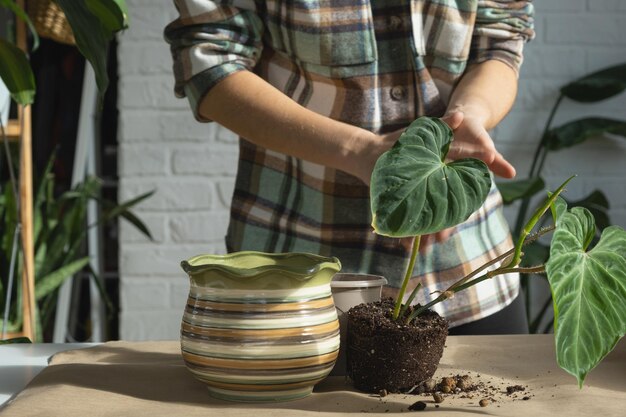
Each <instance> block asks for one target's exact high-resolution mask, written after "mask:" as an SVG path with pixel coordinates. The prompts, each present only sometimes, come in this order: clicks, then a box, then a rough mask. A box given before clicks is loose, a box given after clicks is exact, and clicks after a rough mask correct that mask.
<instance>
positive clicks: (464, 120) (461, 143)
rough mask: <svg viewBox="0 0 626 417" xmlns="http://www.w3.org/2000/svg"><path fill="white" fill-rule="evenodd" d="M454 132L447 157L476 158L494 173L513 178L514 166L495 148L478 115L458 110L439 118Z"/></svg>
mask: <svg viewBox="0 0 626 417" xmlns="http://www.w3.org/2000/svg"><path fill="white" fill-rule="evenodd" d="M441 120H443V121H444V122H446V123H447V124H448V126H450V128H451V129H452V131H453V132H454V140H453V142H452V144H451V145H450V150H449V152H448V158H450V159H451V160H456V159H462V158H476V159H480V160H481V161H483V162H484V163H485V164H487V167H488V168H489V169H490V170H491V171H492V172H493V173H494V174H496V175H498V176H500V177H503V178H513V177H514V176H515V168H514V167H513V165H511V164H510V163H509V161H507V160H506V159H504V157H503V156H502V154H501V153H500V152H498V151H497V150H496V147H495V146H494V144H493V140H492V139H491V136H489V133H487V130H485V128H484V125H483V123H482V122H481V120H480V119H479V118H478V117H475V116H471V115H470V114H468V113H464V112H462V111H459V110H455V111H452V112H449V113H447V114H446V115H445V116H443V117H442V118H441Z"/></svg>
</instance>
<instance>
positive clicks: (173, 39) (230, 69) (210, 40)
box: [164, 0, 263, 122]
mask: <svg viewBox="0 0 626 417" xmlns="http://www.w3.org/2000/svg"><path fill="white" fill-rule="evenodd" d="M174 3H175V4H176V8H177V10H178V13H179V18H178V19H176V20H174V21H173V22H172V23H170V24H169V25H167V27H166V28H165V32H164V36H165V40H166V41H167V42H168V43H169V44H170V48H171V52H172V58H173V61H174V65H173V69H174V78H175V86H174V92H175V94H176V96H177V97H187V98H188V100H189V104H190V105H191V108H192V110H193V112H194V115H195V117H196V119H197V120H199V121H203V122H209V121H210V120H208V119H206V118H203V117H202V116H200V114H199V112H198V105H199V103H200V101H201V100H202V98H203V97H204V96H205V95H206V93H207V92H208V91H209V90H210V89H211V88H212V87H213V86H215V85H216V84H217V83H218V82H219V81H221V80H222V79H224V78H226V77H227V76H228V75H230V74H233V73H235V72H238V71H243V70H251V69H253V68H254V66H255V65H256V63H257V61H258V59H259V57H260V56H261V52H262V49H263V42H262V36H263V23H262V21H261V19H260V18H259V16H258V15H257V11H256V6H255V2H254V0H230V1H229V0H223V1H207V0H174Z"/></svg>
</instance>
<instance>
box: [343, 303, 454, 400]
mask: <svg viewBox="0 0 626 417" xmlns="http://www.w3.org/2000/svg"><path fill="white" fill-rule="evenodd" d="M393 305H394V301H393V300H392V299H391V298H387V299H384V300H382V301H377V302H374V303H372V304H360V305H358V306H356V307H354V308H352V309H351V310H350V311H349V313H348V321H349V324H348V328H349V329H350V330H349V331H348V349H349V353H348V357H349V358H350V359H349V362H348V375H349V376H350V378H351V379H352V381H353V383H354V386H355V387H356V388H357V389H359V390H361V391H365V392H379V391H380V390H382V389H385V390H387V391H388V392H406V391H408V390H410V389H411V388H413V387H414V386H415V385H416V384H417V383H420V382H422V381H425V380H427V379H429V378H431V377H432V376H433V374H434V373H435V371H436V370H437V366H438V365H439V360H440V359H441V355H442V354H443V347H444V344H445V342H446V337H447V336H448V322H447V320H446V319H444V318H442V317H440V316H439V315H438V314H437V313H435V312H434V311H432V310H428V311H427V312H425V313H424V314H422V315H421V316H420V317H419V319H418V320H413V321H412V322H411V323H408V324H407V323H406V322H398V321H397V320H394V319H393V314H392V313H393ZM411 311H412V308H409V309H408V312H409V313H410V312H411Z"/></svg>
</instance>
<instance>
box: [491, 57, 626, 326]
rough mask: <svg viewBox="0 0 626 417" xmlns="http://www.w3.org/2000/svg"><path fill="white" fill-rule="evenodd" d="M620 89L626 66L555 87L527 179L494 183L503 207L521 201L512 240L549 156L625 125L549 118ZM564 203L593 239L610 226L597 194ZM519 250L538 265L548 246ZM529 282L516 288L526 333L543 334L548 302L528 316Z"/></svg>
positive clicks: (624, 132) (623, 131)
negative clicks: (584, 219) (579, 210)
mask: <svg viewBox="0 0 626 417" xmlns="http://www.w3.org/2000/svg"><path fill="white" fill-rule="evenodd" d="M625 89H626V63H624V64H620V65H616V66H612V67H609V68H605V69H602V70H600V71H596V72H594V73H591V74H588V75H585V76H584V77H581V78H579V79H577V80H574V81H572V82H570V83H568V84H567V85H564V86H563V87H561V88H560V91H559V96H558V98H557V100H556V101H555V103H554V105H553V107H552V109H551V111H550V115H549V116H548V119H547V121H546V124H545V127H544V130H543V133H542V135H541V140H540V141H539V142H538V144H537V148H536V149H535V152H534V156H533V160H532V164H531V167H530V171H529V173H528V176H527V178H523V179H519V180H514V181H506V182H498V183H497V186H498V189H499V190H500V192H501V194H502V198H503V200H504V203H505V204H511V203H513V202H516V201H519V200H521V201H520V205H519V209H518V211H517V216H516V220H515V225H514V227H513V235H514V236H519V234H520V232H521V229H522V227H523V226H524V222H525V219H526V216H527V214H528V211H529V210H530V207H531V204H532V199H533V197H534V196H536V195H537V194H538V193H539V192H541V191H542V190H543V189H544V187H545V181H544V179H543V178H542V172H543V168H544V166H545V163H546V159H547V157H548V155H549V154H550V153H551V152H556V151H559V150H563V149H568V148H571V147H574V146H577V145H579V144H581V143H584V142H586V141H588V140H592V139H595V138H599V137H603V136H605V135H607V134H610V135H615V136H622V137H626V121H624V120H615V119H610V118H604V117H585V118H582V119H577V120H572V121H569V122H567V123H564V124H562V125H560V126H552V124H553V120H554V117H555V115H556V113H557V111H558V110H559V108H560V107H561V105H562V104H563V103H564V101H565V99H567V100H570V101H574V102H577V103H586V104H591V103H597V102H599V101H602V100H606V99H609V98H611V97H614V96H616V95H618V94H621V93H622V92H623V91H624V90H625ZM570 204H571V205H573V206H581V207H585V208H587V209H588V210H589V211H590V212H591V213H593V215H594V217H595V219H596V221H597V226H598V227H597V229H598V232H597V234H596V239H597V238H599V237H600V235H599V233H600V232H601V231H602V230H603V229H605V228H606V227H608V226H609V225H610V223H611V222H610V219H609V215H608V209H609V202H608V199H607V198H606V196H605V195H604V194H603V193H602V192H601V191H600V190H594V191H592V192H591V193H590V194H589V195H588V196H586V197H584V198H582V199H581V200H579V201H576V202H570ZM525 251H526V257H525V262H526V263H527V264H528V265H532V264H536V263H544V262H545V261H546V260H547V259H548V255H549V248H548V246H547V245H546V244H543V243H541V242H539V241H537V242H534V243H533V244H532V245H531V246H530V247H528V248H526V250H525ZM532 278H533V277H530V276H528V275H526V274H524V275H522V288H523V290H524V291H523V293H524V296H525V303H526V312H527V314H528V322H529V323H530V324H529V330H530V332H531V333H536V332H538V331H543V332H547V331H549V330H550V328H551V327H552V322H551V321H548V323H547V325H546V326H545V327H544V328H543V329H540V325H541V323H542V322H544V321H546V320H545V319H544V317H545V316H546V313H547V312H548V308H549V307H550V305H551V304H552V299H551V297H548V298H547V299H546V300H545V302H544V303H543V305H542V307H541V308H540V309H539V311H538V313H537V314H536V316H531V314H532V310H531V308H530V306H531V300H532V299H533V298H534V295H533V293H532V290H531V286H530V280H531V279H532Z"/></svg>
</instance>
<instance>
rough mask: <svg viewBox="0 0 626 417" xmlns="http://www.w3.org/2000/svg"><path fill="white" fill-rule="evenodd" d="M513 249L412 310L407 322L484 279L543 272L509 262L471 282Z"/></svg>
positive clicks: (529, 239)
mask: <svg viewBox="0 0 626 417" xmlns="http://www.w3.org/2000/svg"><path fill="white" fill-rule="evenodd" d="M552 230H554V226H551V227H544V228H542V229H541V230H539V231H537V232H535V233H533V234H532V235H530V236H528V237H527V238H526V239H525V240H524V242H523V244H522V246H525V245H528V244H530V243H532V242H534V241H536V240H537V239H539V238H540V237H541V236H543V235H545V234H546V233H549V232H551V231H552ZM515 249H516V248H511V249H509V250H508V251H506V252H504V253H503V254H501V255H499V256H498V257H496V258H494V259H493V260H491V261H489V262H487V263H486V264H485V265H482V266H481V267H480V268H478V269H476V270H474V271H472V272H471V273H469V274H468V275H466V276H465V277H463V278H461V279H460V280H458V281H457V282H455V283H454V284H452V285H450V286H449V287H448V289H447V290H445V291H443V292H442V293H441V294H439V296H438V297H437V298H435V299H434V300H432V301H430V302H428V303H427V304H424V305H423V306H420V307H419V308H416V309H415V310H413V312H412V313H411V315H410V316H409V317H408V318H407V322H410V321H411V320H413V319H414V318H415V317H417V316H419V315H420V314H422V313H423V312H424V311H426V310H427V309H429V308H430V307H432V306H434V305H435V304H438V303H440V302H442V301H445V300H447V299H448V298H450V296H451V295H453V294H455V293H457V292H459V291H463V290H464V289H466V288H469V287H471V286H473V285H476V284H478V283H479V282H482V281H484V280H486V279H489V278H493V277H495V276H497V275H502V274H507V273H510V272H520V273H524V274H532V273H542V272H545V267H544V265H539V266H533V267H529V268H516V267H511V263H512V261H509V262H506V263H505V265H504V266H502V267H500V268H498V269H495V270H493V271H490V272H487V273H485V274H483V275H481V276H480V277H478V278H476V279H473V280H472V278H474V277H475V276H476V275H478V274H479V273H481V272H482V271H484V270H485V269H486V268H488V267H489V266H492V265H494V264H495V263H497V262H498V261H502V260H506V259H507V257H511V258H512V255H514V254H515Z"/></svg>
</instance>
